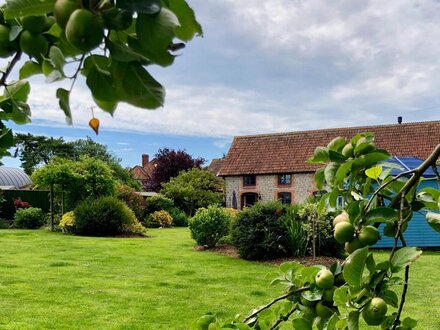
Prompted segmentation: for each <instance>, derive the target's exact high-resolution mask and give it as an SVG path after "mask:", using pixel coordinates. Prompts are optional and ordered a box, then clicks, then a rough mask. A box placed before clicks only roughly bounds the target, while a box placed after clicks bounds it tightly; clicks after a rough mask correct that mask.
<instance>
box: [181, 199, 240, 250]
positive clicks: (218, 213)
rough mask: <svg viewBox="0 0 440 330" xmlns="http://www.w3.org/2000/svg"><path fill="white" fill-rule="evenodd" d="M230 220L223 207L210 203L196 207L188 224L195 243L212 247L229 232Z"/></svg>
mask: <svg viewBox="0 0 440 330" xmlns="http://www.w3.org/2000/svg"><path fill="white" fill-rule="evenodd" d="M230 222H231V216H230V215H229V214H228V212H227V211H225V209H224V208H222V207H219V206H214V205H211V206H208V208H200V209H198V210H197V212H196V214H195V215H194V216H193V217H192V218H191V219H190V220H189V224H188V225H189V229H190V231H191V236H192V238H193V239H195V240H196V242H197V244H199V245H206V246H208V247H214V246H216V244H217V243H218V241H219V240H220V239H221V238H222V237H224V236H227V235H228V234H229V226H230Z"/></svg>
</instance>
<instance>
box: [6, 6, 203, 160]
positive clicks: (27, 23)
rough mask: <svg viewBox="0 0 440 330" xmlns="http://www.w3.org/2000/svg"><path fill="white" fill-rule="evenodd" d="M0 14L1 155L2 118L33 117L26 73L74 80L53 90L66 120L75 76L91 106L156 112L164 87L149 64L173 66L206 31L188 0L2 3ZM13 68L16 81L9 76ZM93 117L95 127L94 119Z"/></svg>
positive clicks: (20, 121)
mask: <svg viewBox="0 0 440 330" xmlns="http://www.w3.org/2000/svg"><path fill="white" fill-rule="evenodd" d="M0 12H1V15H0V57H3V58H8V59H9V64H8V66H7V67H6V69H5V70H4V71H3V74H2V76H1V78H0V87H2V88H3V89H4V91H3V95H2V96H0V129H1V130H2V131H1V134H0V157H1V156H3V155H5V154H7V148H8V147H10V146H11V145H12V141H11V139H10V133H8V131H7V129H6V128H5V126H4V122H6V121H13V122H15V123H17V124H25V123H29V122H30V118H31V112H30V107H29V105H28V104H27V100H28V96H29V93H30V90H31V86H30V84H29V82H28V81H27V80H26V79H27V78H29V77H31V76H34V75H44V77H45V79H46V82H48V83H59V82H60V81H63V80H66V79H69V80H71V84H70V88H67V89H66V88H64V87H59V88H58V89H57V91H56V94H55V95H56V97H57V98H58V101H59V106H60V108H61V110H62V111H63V112H64V114H65V116H66V121H67V123H68V124H72V121H73V119H72V116H73V114H72V109H71V106H70V103H71V102H72V97H71V92H72V89H73V87H74V84H75V82H76V80H77V79H78V78H79V77H80V76H83V77H84V78H85V82H86V85H87V87H88V88H89V90H90V92H91V95H92V97H93V99H94V101H95V103H96V105H97V106H98V107H99V108H101V109H102V110H104V111H106V112H108V113H110V114H113V113H114V111H115V110H116V108H117V106H118V104H119V103H120V102H125V103H128V104H131V105H133V106H136V107H140V108H144V109H156V108H158V107H161V106H163V105H164V102H165V89H164V87H163V86H162V85H161V84H160V83H159V82H158V81H157V80H156V79H155V78H154V77H153V76H152V75H151V74H150V72H149V71H150V70H149V66H152V65H159V66H162V67H165V66H169V65H171V64H173V62H174V60H175V58H176V51H178V50H180V49H182V48H183V47H185V43H186V42H189V41H190V40H192V39H193V38H194V36H196V35H198V36H201V35H203V31H202V28H201V26H200V24H199V23H198V22H197V20H196V17H195V14H194V11H193V10H192V9H191V7H190V6H189V5H188V3H187V2H186V1H185V0H162V1H161V0H117V1H107V0H102V1H98V0H92V1H72V0H56V1H53V0H7V1H6V4H5V5H3V6H2V7H1V8H0ZM25 56H26V57H28V59H27V60H26V61H20V59H22V58H23V57H25ZM18 66H19V68H18V76H19V80H18V81H7V80H8V77H9V75H10V74H11V73H12V72H13V71H14V69H16V67H18ZM92 116H93V118H92V119H91V120H94V122H93V123H92V122H91V126H93V127H94V128H95V129H96V131H97V126H98V125H99V120H98V121H97V118H94V115H93V114H92ZM92 124H93V125H92Z"/></svg>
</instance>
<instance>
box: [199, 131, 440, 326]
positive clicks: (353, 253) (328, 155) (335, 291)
mask: <svg viewBox="0 0 440 330" xmlns="http://www.w3.org/2000/svg"><path fill="white" fill-rule="evenodd" d="M389 157H390V155H389V154H388V153H387V152H386V151H385V150H380V149H377V148H376V147H375V145H374V136H373V135H372V134H371V133H363V134H358V135H356V136H354V137H353V138H352V139H351V140H348V141H347V140H346V139H345V138H342V137H338V138H335V139H334V140H332V141H331V142H330V143H329V144H328V145H327V146H326V147H318V148H316V150H315V153H314V155H313V157H312V158H311V159H310V163H312V164H324V165H325V167H324V168H322V169H320V170H318V171H317V172H316V175H315V181H316V184H317V187H318V189H326V190H327V191H328V192H327V193H326V194H325V195H324V196H322V198H321V200H320V204H319V208H320V209H323V208H336V207H337V200H338V197H341V198H342V199H343V200H344V209H343V210H339V211H340V215H338V216H337V217H335V219H334V221H333V224H334V236H335V238H336V240H338V241H339V242H340V243H345V249H346V251H347V253H349V255H348V256H347V258H346V259H345V260H344V261H343V262H337V263H334V264H333V265H332V266H331V267H329V268H326V267H323V266H312V267H305V266H303V265H301V264H299V263H296V262H286V263H284V264H282V265H281V266H280V270H279V272H278V274H277V275H275V276H276V277H275V278H274V279H273V281H272V284H281V285H282V287H283V288H284V289H285V293H284V294H283V295H281V296H280V297H278V298H276V299H274V300H272V301H271V302H269V303H267V304H266V305H263V306H261V307H259V308H256V309H254V310H252V312H251V313H250V314H249V315H248V316H247V317H245V318H243V320H238V319H236V320H234V321H232V322H226V323H224V322H222V321H220V320H218V319H217V318H216V316H215V315H213V314H209V315H205V316H203V317H202V318H200V319H199V320H197V321H196V322H194V323H193V325H192V327H191V329H192V330H201V329H207V328H208V327H209V329H213V330H216V329H224V328H234V329H262V328H264V329H280V327H281V326H283V329H312V328H313V329H344V330H346V329H348V330H351V329H359V319H360V318H361V317H362V319H363V320H364V322H365V323H366V324H367V325H371V326H378V325H381V328H382V329H392V330H396V329H400V330H403V329H413V328H414V327H415V326H416V325H417V321H416V320H414V319H412V318H411V317H406V318H402V311H403V307H404V305H405V302H406V297H407V296H406V295H407V292H408V283H409V275H410V269H411V265H412V263H414V262H415V261H416V260H417V259H418V258H419V257H420V255H421V254H422V251H421V250H419V249H417V248H416V247H408V246H407V244H406V240H405V230H406V228H407V226H408V224H409V223H410V221H411V219H412V216H413V213H414V212H421V211H423V212H424V213H425V214H426V220H427V222H428V224H429V225H430V226H431V227H432V228H433V229H434V230H436V231H437V232H440V212H439V211H440V191H439V190H438V189H435V188H432V187H428V188H423V189H421V190H417V188H418V186H419V184H420V183H421V182H422V181H423V179H422V175H423V173H424V172H425V171H426V170H427V169H429V168H431V167H432V168H433V169H434V172H436V175H437V181H438V183H439V184H440V175H439V174H438V171H437V167H436V162H437V161H438V159H439V157H440V144H439V145H437V147H436V148H435V150H433V152H432V154H431V155H430V156H429V157H428V158H427V159H426V160H425V161H424V162H423V163H422V164H421V165H420V166H418V167H417V168H415V169H412V170H408V171H404V172H401V173H400V174H398V175H396V176H391V173H392V171H391V170H392V166H393V165H392V164H391V165H390V164H387V163H382V161H386V160H387V159H388V158H389ZM341 211H342V212H341ZM381 224H385V229H384V235H391V236H392V237H393V238H394V245H393V248H392V250H391V251H390V252H389V255H388V258H387V260H381V262H377V260H376V259H375V253H374V251H371V250H370V248H369V246H371V245H374V244H375V243H376V242H377V240H378V239H379V235H378V228H379V226H380V225H381ZM399 245H400V247H399ZM381 259H382V258H381ZM402 275H403V276H404V278H403V279H402V278H400V276H402ZM398 294H399V295H400V298H399V296H398ZM388 306H391V307H394V308H395V309H396V312H391V313H390V312H389V307H388Z"/></svg>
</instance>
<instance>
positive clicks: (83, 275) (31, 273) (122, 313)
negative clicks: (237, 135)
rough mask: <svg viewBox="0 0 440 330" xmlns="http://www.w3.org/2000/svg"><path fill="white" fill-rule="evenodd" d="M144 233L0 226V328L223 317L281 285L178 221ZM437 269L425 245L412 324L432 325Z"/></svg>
mask: <svg viewBox="0 0 440 330" xmlns="http://www.w3.org/2000/svg"><path fill="white" fill-rule="evenodd" d="M149 233H150V236H151V237H150V238H147V239H142V238H89V237H75V236H66V235H62V234H59V233H50V232H46V231H25V230H21V231H20V230H15V231H14V230H0V251H1V255H0V328H1V329H152V330H153V329H188V326H189V324H190V323H191V322H192V321H193V320H195V319H197V318H198V317H199V316H201V315H203V314H204V313H206V312H209V311H215V312H217V313H218V315H219V316H220V317H222V318H232V317H234V316H235V314H236V313H247V312H248V311H249V310H250V309H252V308H253V307H255V306H258V305H261V304H263V303H265V302H268V301H269V300H270V299H271V297H274V296H275V295H277V294H278V293H280V288H270V289H269V288H268V286H267V283H268V280H266V279H265V275H266V273H268V272H270V271H273V270H274V269H275V267H274V266H270V265H267V264H263V263H257V262H247V261H243V260H238V259H233V258H231V257H228V256H223V255H219V254H216V253H212V252H200V251H195V250H194V248H193V247H194V243H193V241H192V240H191V239H190V235H189V231H188V230H187V229H186V228H178V229H165V230H159V229H156V230H150V231H149ZM381 254H382V257H385V255H384V254H383V253H381ZM439 269H440V253H433V252H427V253H424V255H423V256H422V258H421V259H420V260H419V261H417V263H416V264H415V266H414V268H413V271H412V274H411V275H412V276H411V277H412V278H411V282H410V288H409V296H408V304H407V305H406V307H405V310H404V311H406V312H409V313H410V314H411V316H413V317H414V318H417V319H418V320H419V326H420V327H419V328H420V329H440V318H439V311H440V281H439V280H440V275H439ZM405 314H406V313H405Z"/></svg>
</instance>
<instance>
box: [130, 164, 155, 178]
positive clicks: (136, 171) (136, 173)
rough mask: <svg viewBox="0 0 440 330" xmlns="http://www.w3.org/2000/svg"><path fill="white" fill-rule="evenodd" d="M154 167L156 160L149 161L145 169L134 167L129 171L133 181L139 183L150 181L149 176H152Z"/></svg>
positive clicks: (138, 166)
mask: <svg viewBox="0 0 440 330" xmlns="http://www.w3.org/2000/svg"><path fill="white" fill-rule="evenodd" d="M155 165H156V159H153V160H152V161H150V162H149V163H148V164H147V165H146V166H145V167H142V166H140V165H136V166H135V167H133V168H132V169H131V170H130V172H131V175H132V176H133V178H134V179H135V180H140V181H148V180H151V176H152V174H153V170H154V168H155Z"/></svg>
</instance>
